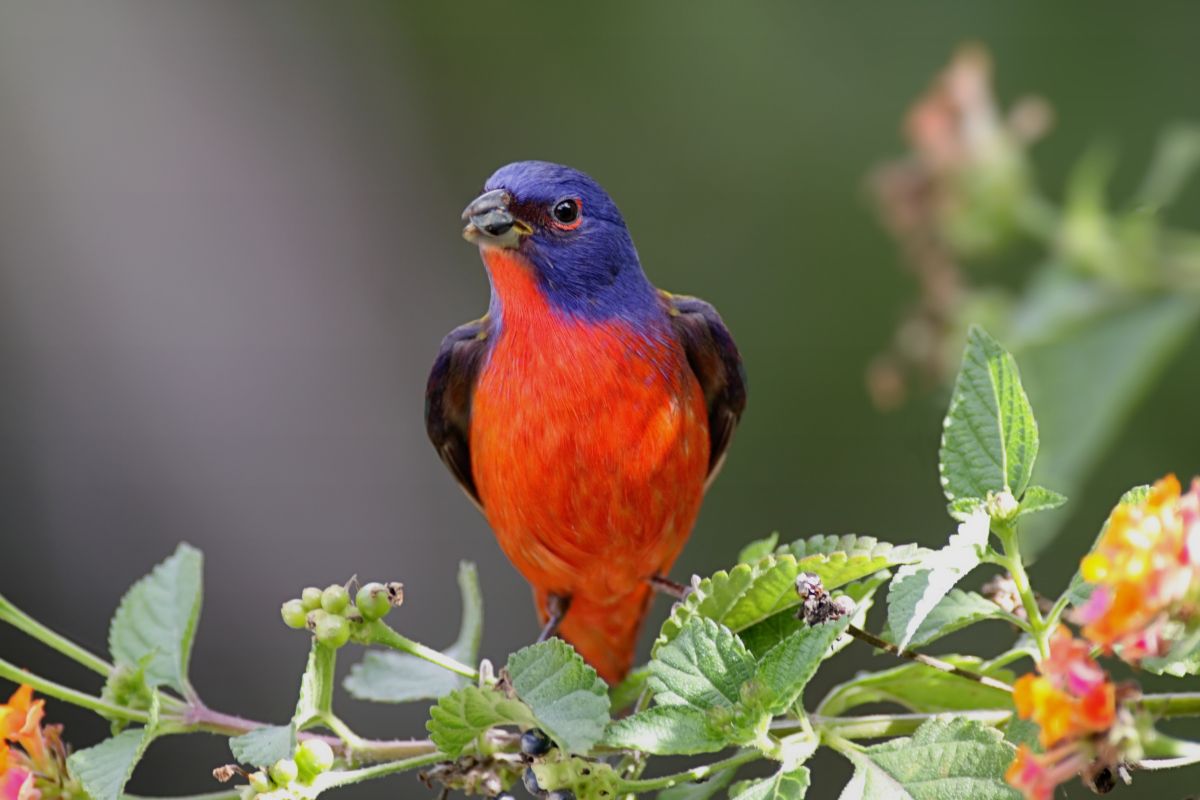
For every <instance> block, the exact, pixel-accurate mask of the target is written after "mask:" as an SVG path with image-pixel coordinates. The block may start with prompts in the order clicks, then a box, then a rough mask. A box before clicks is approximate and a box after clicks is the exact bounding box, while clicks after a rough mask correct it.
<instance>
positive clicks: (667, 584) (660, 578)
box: [647, 574, 692, 600]
mask: <svg viewBox="0 0 1200 800" xmlns="http://www.w3.org/2000/svg"><path fill="white" fill-rule="evenodd" d="M647 580H648V581H650V587H651V588H652V589H654V591H656V592H661V593H662V594H665V595H666V596H667V597H673V598H675V599H676V600H682V599H683V598H685V597H687V596H688V595H689V594H691V591H692V587H690V586H688V585H686V584H683V583H679V582H677V581H673V580H671V579H670V578H668V577H667V576H666V575H659V574H654V575H651V576H650V577H649V578H647Z"/></svg>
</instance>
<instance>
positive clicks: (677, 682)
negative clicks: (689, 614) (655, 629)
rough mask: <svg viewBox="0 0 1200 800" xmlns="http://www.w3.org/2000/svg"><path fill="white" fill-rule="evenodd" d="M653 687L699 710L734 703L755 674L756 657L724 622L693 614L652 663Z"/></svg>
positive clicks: (651, 682)
mask: <svg viewBox="0 0 1200 800" xmlns="http://www.w3.org/2000/svg"><path fill="white" fill-rule="evenodd" d="M650 672H651V678H650V686H651V688H653V689H654V691H655V692H656V693H658V694H659V695H660V697H661V694H662V693H664V692H666V693H670V695H672V696H674V697H677V698H679V699H680V700H681V701H682V702H684V703H686V704H688V705H691V706H695V707H696V708H700V709H709V708H712V707H714V706H719V705H720V706H732V705H734V704H735V703H737V701H738V692H739V690H740V689H741V687H742V684H744V683H745V682H746V681H748V680H749V679H750V678H751V677H753V676H754V659H753V658H752V657H751V655H750V653H749V652H748V651H747V650H746V647H745V645H743V644H742V642H741V640H740V639H738V638H737V636H735V635H734V634H733V632H732V631H730V630H729V629H728V628H726V627H725V626H724V625H720V624H718V623H716V622H714V621H712V620H710V619H703V618H700V617H693V618H692V619H690V620H688V621H687V623H686V624H685V625H684V626H683V628H682V630H680V632H679V635H678V636H676V637H675V638H674V639H673V640H672V641H671V642H670V644H668V645H666V646H664V647H663V648H662V649H660V650H659V651H658V654H657V655H656V656H655V657H654V660H653V661H651V662H650Z"/></svg>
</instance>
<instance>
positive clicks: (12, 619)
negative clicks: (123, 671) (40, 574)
mask: <svg viewBox="0 0 1200 800" xmlns="http://www.w3.org/2000/svg"><path fill="white" fill-rule="evenodd" d="M0 621H4V622H7V623H8V624H9V625H12V626H13V627H14V628H16V629H17V630H19V631H21V632H23V633H26V634H28V635H29V636H32V637H33V638H34V639H37V640H38V641H39V642H41V643H42V644H44V645H46V646H47V647H50V648H52V649H54V650H57V651H58V652H60V653H62V654H63V655H64V656H66V657H67V658H69V659H71V660H73V661H76V662H78V663H80V664H82V665H83V666H85V667H87V668H88V669H90V670H91V671H92V672H95V673H97V674H99V675H103V676H104V677H105V678H107V677H108V675H109V673H111V672H112V669H113V666H112V664H110V663H108V662H107V661H105V660H104V659H103V658H100V657H99V656H97V655H95V654H93V653H92V652H90V651H88V650H85V649H84V648H82V647H80V646H79V645H77V644H75V643H74V642H72V641H71V640H70V639H68V638H66V637H65V636H62V635H61V634H59V633H57V632H55V631H52V630H50V629H49V628H47V627H46V626H45V625H43V624H42V623H40V622H38V621H37V620H36V619H34V618H33V617H31V616H29V615H28V614H26V613H25V612H24V611H22V610H21V609H19V608H17V607H16V606H15V605H13V604H12V602H11V601H10V600H9V599H8V598H6V597H5V596H4V595H0Z"/></svg>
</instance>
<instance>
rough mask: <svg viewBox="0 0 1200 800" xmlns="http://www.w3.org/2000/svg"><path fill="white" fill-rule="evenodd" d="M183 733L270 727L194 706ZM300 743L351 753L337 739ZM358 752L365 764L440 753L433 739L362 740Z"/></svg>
mask: <svg viewBox="0 0 1200 800" xmlns="http://www.w3.org/2000/svg"><path fill="white" fill-rule="evenodd" d="M182 723H183V726H182V730H181V731H180V732H182V733H212V734H216V735H218V736H241V735H242V734H243V733H249V732H250V731H252V730H256V729H258V728H265V727H268V725H269V723H266V722H259V721H257V720H252V719H245V718H244V717H237V716H234V715H232V714H225V713H222V712H220V711H214V710H212V709H211V708H208V707H206V706H192V707H190V708H189V709H188V710H187V713H186V714H185V716H184V718H183V720H182ZM297 737H298V738H299V739H300V740H302V741H303V740H304V739H322V740H324V741H325V742H326V743H328V744H329V746H330V747H333V748H334V749H335V750H340V751H341V752H343V753H345V754H346V755H351V753H350V752H349V751H348V750H347V748H346V747H345V745H344V743H343V741H342V740H341V739H339V738H338V737H336V736H322V735H320V734H317V733H306V732H302V733H299V734H297ZM358 745H359V746H358V748H357V749H355V750H354V752H353V755H354V756H355V757H356V758H359V759H362V760H363V761H391V760H393V759H397V758H412V757H414V756H423V755H427V754H429V753H432V752H434V751H436V750H437V746H436V745H434V743H433V742H431V741H430V740H429V739H361V738H359V739H358Z"/></svg>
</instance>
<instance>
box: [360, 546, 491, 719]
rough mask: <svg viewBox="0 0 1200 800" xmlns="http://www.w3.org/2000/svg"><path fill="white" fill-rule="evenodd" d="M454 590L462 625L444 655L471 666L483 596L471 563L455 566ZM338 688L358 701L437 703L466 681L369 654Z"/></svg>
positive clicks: (393, 656)
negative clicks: (459, 598)
mask: <svg viewBox="0 0 1200 800" xmlns="http://www.w3.org/2000/svg"><path fill="white" fill-rule="evenodd" d="M458 588H459V592H460V594H461V595H462V605H463V615H462V622H461V623H460V624H459V629H458V639H456V640H455V642H454V644H452V645H450V646H449V647H448V648H446V650H445V651H444V652H445V654H446V655H448V656H450V657H451V658H453V659H455V660H457V661H459V662H461V663H463V664H474V663H475V662H476V660H477V659H478V657H479V638H480V636H481V635H482V633H483V596H482V594H481V593H480V591H479V575H478V572H477V571H476V568H475V565H474V564H473V563H471V562H469V561H464V562H462V563H461V564H459V566H458ZM342 685H343V686H344V687H345V689H346V691H348V692H349V693H350V694H351V695H353V696H354V697H357V698H358V699H359V700H370V701H373V702H376V703H408V702H412V701H414V700H434V699H437V698H438V697H441V696H442V695H444V694H448V693H449V692H452V691H454V690H455V689H458V688H460V687H462V686H464V685H466V679H465V678H463V677H462V676H460V675H456V674H455V673H453V672H450V671H449V670H446V669H444V668H442V667H439V666H438V665H437V664H431V663H430V662H428V661H426V660H425V659H423V658H417V657H416V656H412V655H409V654H407V653H396V652H393V651H390V650H372V651H370V652H368V653H367V654H366V655H365V656H364V657H363V660H362V661H361V662H360V663H358V664H355V665H354V666H353V667H351V668H350V674H349V675H348V676H346V680H345V681H344V682H343V684H342Z"/></svg>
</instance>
